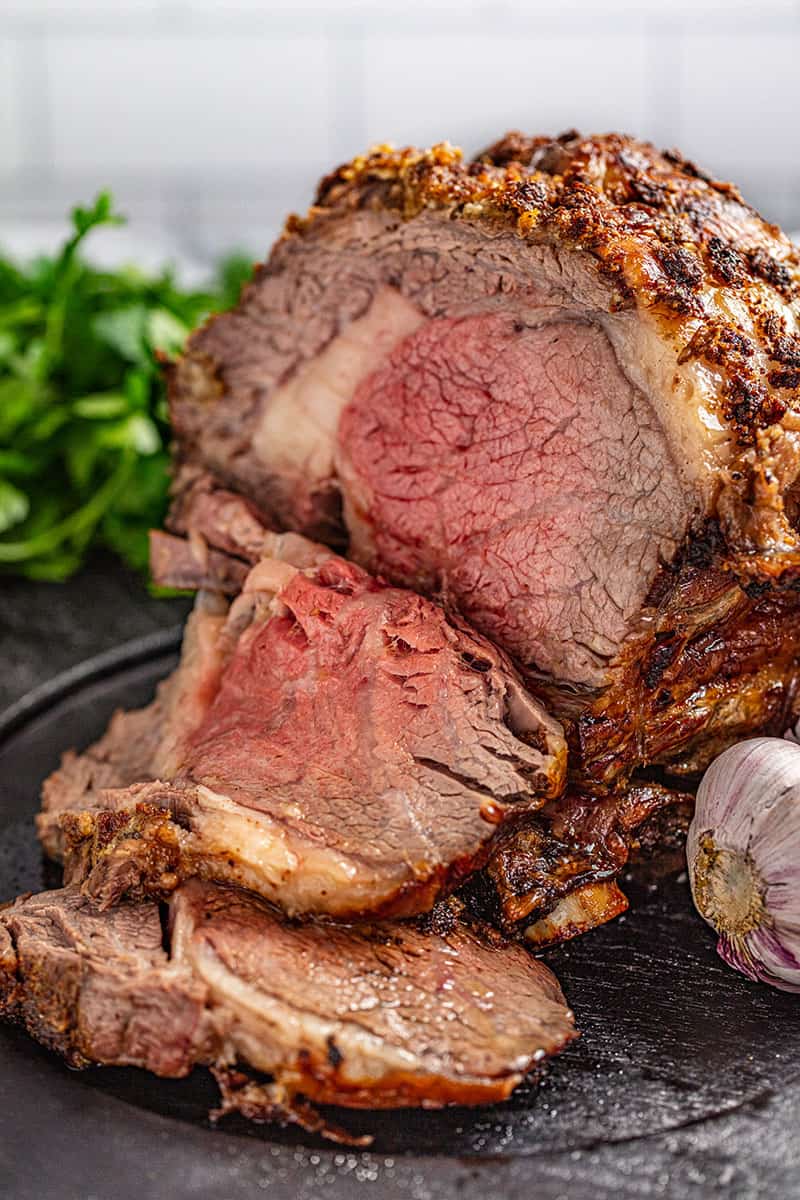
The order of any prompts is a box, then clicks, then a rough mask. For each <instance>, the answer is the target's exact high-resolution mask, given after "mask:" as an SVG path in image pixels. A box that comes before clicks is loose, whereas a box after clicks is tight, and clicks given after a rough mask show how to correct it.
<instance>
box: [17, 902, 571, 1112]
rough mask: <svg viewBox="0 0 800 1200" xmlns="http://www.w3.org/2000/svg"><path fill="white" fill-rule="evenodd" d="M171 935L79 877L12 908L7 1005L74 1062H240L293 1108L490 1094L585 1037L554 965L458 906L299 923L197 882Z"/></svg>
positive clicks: (472, 1098)
mask: <svg viewBox="0 0 800 1200" xmlns="http://www.w3.org/2000/svg"><path fill="white" fill-rule="evenodd" d="M169 941H170V951H169V953H167V951H166V950H164V948H163V947H162V927H161V923H160V920H159V913H158V907H157V905H155V904H152V903H143V904H124V905H120V906H119V907H117V908H114V909H111V910H109V911H105V912H101V911H100V910H98V909H97V908H94V907H93V906H92V904H91V902H90V901H89V900H87V899H86V897H84V896H83V895H82V894H81V893H80V892H79V891H78V890H77V889H76V888H69V887H67V888H64V889H62V890H61V891H56V892H48V893H44V894H42V895H39V896H32V897H28V898H23V899H20V900H18V901H16V902H15V903H14V904H12V905H10V906H8V907H7V908H6V909H5V910H2V911H0V1015H3V1016H4V1017H5V1018H6V1019H9V1020H13V1021H17V1022H18V1023H20V1024H21V1025H23V1026H24V1027H25V1028H26V1029H27V1030H28V1032H29V1033H30V1034H31V1035H32V1036H33V1037H35V1038H37V1039H38V1040H39V1041H41V1042H42V1043H43V1044H44V1045H46V1046H48V1047H49V1048H51V1049H54V1050H57V1051H58V1052H59V1053H61V1054H62V1055H64V1057H65V1058H66V1059H67V1061H68V1062H69V1063H70V1064H71V1065H73V1066H86V1065H88V1064H89V1063H106V1064H117V1065H118V1064H132V1065H134V1066H139V1067H145V1068H146V1069H148V1070H151V1071H154V1072H155V1073H156V1074H158V1075H165V1076H180V1075H185V1074H187V1073H188V1071H189V1070H191V1068H192V1067H193V1066H194V1065H195V1064H197V1063H203V1064H208V1065H213V1066H216V1067H217V1068H218V1069H220V1070H221V1071H224V1069H225V1068H230V1067H232V1066H233V1065H234V1064H236V1063H240V1064H244V1065H246V1066H248V1067H251V1068H255V1069H257V1070H259V1071H261V1072H265V1073H266V1074H267V1075H268V1076H270V1077H271V1079H272V1080H273V1081H274V1082H273V1085H272V1087H271V1088H269V1089H268V1090H267V1091H266V1092H264V1091H263V1090H262V1091H261V1096H262V1098H263V1097H265V1096H266V1097H267V1098H268V1099H269V1098H271V1100H272V1101H273V1102H275V1101H277V1100H279V1099H280V1100H282V1101H283V1102H284V1103H285V1104H288V1105H289V1106H291V1105H292V1103H293V1101H294V1098H295V1097H296V1096H297V1095H298V1094H299V1093H300V1094H302V1095H304V1096H305V1097H307V1098H308V1099H311V1100H314V1101H317V1102H320V1103H325V1104H341V1105H350V1106H353V1107H367V1108H392V1107H398V1106H403V1105H415V1104H423V1105H425V1106H426V1107H435V1106H439V1105H444V1104H451V1103H458V1104H484V1103H491V1102H493V1101H497V1100H501V1099H503V1098H505V1097H506V1096H508V1095H509V1094H510V1092H511V1091H512V1090H513V1089H514V1088H515V1087H516V1086H517V1084H518V1083H520V1082H521V1080H522V1079H523V1078H524V1077H525V1076H526V1075H527V1074H528V1073H529V1072H530V1071H531V1070H536V1069H537V1068H539V1067H540V1065H541V1063H542V1061H543V1060H544V1059H545V1058H546V1057H547V1056H548V1055H552V1054H556V1053H558V1052H559V1051H560V1050H561V1049H562V1048H563V1047H564V1046H565V1045H566V1044H567V1043H568V1042H569V1041H570V1040H571V1039H572V1038H573V1037H575V1029H574V1022H573V1017H572V1013H571V1012H570V1010H569V1009H568V1008H567V1005H566V1003H565V1001H564V997H563V995H562V993H561V989H560V988H559V986H558V983H557V981H556V979H555V978H554V976H553V975H552V974H551V973H550V971H549V970H548V969H547V968H546V967H545V966H544V965H543V964H542V963H540V962H538V961H537V960H536V959H534V958H533V957H532V956H531V955H530V953H529V952H527V951H526V950H525V949H524V948H522V947H521V946H501V945H500V944H499V943H498V942H497V940H496V939H494V940H493V939H492V938H491V937H490V936H488V935H484V934H482V933H481V932H480V930H478V929H477V928H472V927H468V926H467V925H466V924H463V923H458V922H456V921H455V920H453V921H451V922H450V924H449V926H448V927H446V928H444V927H442V925H441V924H440V926H439V928H438V929H434V928H428V929H427V930H422V929H419V928H415V927H414V926H411V925H394V926H392V925H383V926H381V925H374V926H364V927H361V928H358V929H352V930H351V929H344V928H342V927H331V926H324V925H315V924H309V925H302V926H298V925H294V924H291V923H287V922H286V920H285V919H281V918H279V917H278V916H277V915H276V914H275V912H274V911H273V910H271V909H269V908H268V907H267V906H266V905H265V904H264V903H263V902H261V901H259V900H258V899H257V898H256V897H254V896H252V895H249V894H247V893H244V892H239V891H237V890H235V889H230V888H224V887H218V886H215V885H212V884H207V883H201V882H199V881H193V882H191V883H189V884H187V885H185V886H184V887H182V888H181V889H179V890H178V891H177V892H176V893H175V895H174V896H173V898H172V901H171V904H170V919H169ZM241 1099H242V1098H241V1096H240V1101H241ZM239 1107H245V1105H244V1104H243V1103H240V1105H239Z"/></svg>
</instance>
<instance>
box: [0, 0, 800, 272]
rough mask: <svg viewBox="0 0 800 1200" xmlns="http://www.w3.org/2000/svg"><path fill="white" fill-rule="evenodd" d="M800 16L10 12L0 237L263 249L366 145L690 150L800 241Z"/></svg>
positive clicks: (661, 4) (769, 7) (712, 4)
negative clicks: (65, 229) (517, 136)
mask: <svg viewBox="0 0 800 1200" xmlns="http://www.w3.org/2000/svg"><path fill="white" fill-rule="evenodd" d="M798 63H800V0H761V2H760V3H759V4H757V5H756V4H754V3H753V2H752V0H669V2H668V3H667V2H665V0H558V3H557V4H553V3H552V0H0V221H6V220H8V219H10V218H12V217H15V216H17V217H19V218H21V219H23V218H24V219H28V217H33V218H35V219H45V218H48V219H57V218H59V217H60V216H61V215H62V214H63V212H64V210H65V208H66V207H68V205H69V204H70V203H72V202H73V201H75V200H84V199H85V198H86V196H87V195H89V194H91V192H93V191H94V190H96V188H97V187H99V186H102V185H105V184H110V185H111V186H113V187H114V188H115V189H116V190H117V191H119V192H120V194H121V198H122V201H123V203H126V204H127V206H128V207H130V209H131V211H132V213H133V216H134V219H135V220H137V221H138V220H142V221H146V222H150V223H156V224H161V223H163V224H164V226H165V227H168V228H169V229H170V230H171V231H172V232H176V231H177V232H178V234H179V235H181V236H183V237H184V238H185V239H186V241H187V244H188V243H191V245H192V248H193V249H194V250H196V251H202V252H209V253H210V252H216V251H217V250H218V249H221V248H222V247H224V245H226V244H229V243H232V242H236V241H244V242H246V243H247V244H248V245H252V244H254V243H257V244H258V245H261V244H262V233H261V231H262V230H263V231H264V235H263V241H264V242H265V241H266V237H268V236H270V235H271V234H272V233H273V232H274V231H275V230H276V229H278V228H279V227H280V225H281V223H282V221H283V218H284V216H285V214H286V212H287V211H288V210H289V209H303V208H305V207H306V205H307V204H308V202H309V200H310V198H311V194H312V191H313V186H314V181H315V179H316V178H317V177H318V176H319V175H320V174H321V173H322V172H323V171H325V170H327V169H329V168H330V167H331V166H333V165H334V164H335V163H337V162H339V161H341V160H343V159H344V158H347V157H350V156H351V155H353V154H356V153H358V152H360V151H361V150H363V149H365V148H366V146H367V145H368V144H369V143H370V142H373V141H387V140H393V141H396V142H402V143H404V142H409V141H418V142H423V143H426V142H430V141H433V140H439V139H443V138H446V139H448V140H450V141H452V142H456V143H461V144H463V145H464V148H465V149H466V150H467V151H469V152H473V151H475V150H477V149H479V148H480V147H481V146H482V145H484V144H485V143H486V142H487V141H489V140H491V139H493V138H495V137H497V136H499V135H500V134H501V133H502V132H504V131H505V130H507V129H509V128H513V127H522V128H524V129H528V130H529V131H531V132H557V131H559V130H561V129H564V128H567V127H571V126H577V127H579V128H582V129H584V130H586V131H591V130H606V129H610V128H622V129H625V130H627V131H629V132H631V133H639V134H643V135H644V136H651V137H652V138H653V139H654V140H655V141H657V142H658V143H659V144H662V145H678V146H680V147H681V148H683V149H684V150H685V151H686V152H687V153H688V154H690V155H691V156H692V157H694V158H696V159H697V160H698V161H699V162H700V163H701V164H707V165H708V166H709V167H710V168H711V169H713V170H715V171H717V172H718V173H720V174H722V175H725V176H728V177H732V178H734V179H736V180H737V181H739V182H740V183H741V185H742V187H743V190H744V191H745V194H747V195H748V196H749V197H752V198H753V200H754V201H755V202H756V203H757V204H758V205H760V206H761V208H762V209H763V210H764V211H765V212H766V213H768V214H769V215H771V216H773V217H774V218H776V219H778V220H781V221H783V222H785V223H788V224H789V225H791V226H792V227H797V226H800V132H798V130H800V116H798V113H800V104H799V103H798V101H799V100H800V71H798Z"/></svg>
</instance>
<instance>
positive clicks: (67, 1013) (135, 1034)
mask: <svg viewBox="0 0 800 1200" xmlns="http://www.w3.org/2000/svg"><path fill="white" fill-rule="evenodd" d="M207 999H208V987H207V985H206V984H205V983H204V982H203V981H202V980H200V979H199V978H197V977H196V976H195V974H194V973H193V971H192V969H191V967H190V966H189V965H187V964H184V963H181V962H178V961H174V960H173V961H170V960H169V959H168V957H167V954H166V952H165V951H164V949H163V946H162V927H161V921H160V918H159V912H158V906H157V905H155V904H141V905H133V904H125V905H121V906H120V907H118V908H114V909H112V910H111V911H109V912H107V913H103V914H102V915H101V914H100V913H99V911H98V910H97V909H96V908H95V907H94V906H93V905H92V903H91V901H90V900H88V899H87V898H86V897H85V896H83V895H82V894H81V892H80V891H79V890H78V889H77V888H74V887H72V888H70V887H67V888H62V889H61V890H59V891H54V892H42V893H41V894H40V895H37V896H24V897H21V898H20V899H19V900H17V901H15V903H13V904H10V905H7V906H6V907H4V908H2V909H0V1015H2V1016H3V1017H5V1018H6V1019H7V1020H13V1021H16V1022H18V1023H19V1024H20V1025H23V1026H24V1027H25V1029H26V1030H27V1031H28V1033H29V1034H30V1035H31V1036H32V1037H34V1038H36V1040H37V1041H39V1042H42V1044H43V1045H45V1046H47V1047H48V1049H50V1050H55V1051H57V1052H58V1053H59V1054H61V1055H63V1057H64V1058H65V1059H66V1060H67V1062H68V1063H69V1064H70V1066H72V1067H85V1066H88V1065H89V1064H90V1063H96V1062H97V1063H113V1064H116V1065H126V1066H134V1067H143V1068H145V1069H146V1070H148V1071H153V1072H154V1073H155V1074H156V1075H171V1076H179V1075H185V1074H187V1072H188V1071H189V1070H190V1069H191V1067H192V1065H193V1064H194V1063H195V1062H205V1061H213V1060H214V1059H215V1058H216V1057H217V1055H219V1054H220V1053H221V1048H222V1043H221V1039H220V1035H219V1033H218V1031H217V1030H216V1029H215V1028H214V1024H213V1021H211V1020H210V1018H209V1013H208V1012H207V1008H206V1005H207Z"/></svg>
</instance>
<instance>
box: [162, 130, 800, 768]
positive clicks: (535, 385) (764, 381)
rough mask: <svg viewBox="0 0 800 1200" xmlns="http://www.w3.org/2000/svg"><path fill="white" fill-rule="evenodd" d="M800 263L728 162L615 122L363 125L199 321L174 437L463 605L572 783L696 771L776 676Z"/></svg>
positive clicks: (177, 373) (185, 365) (331, 537)
mask: <svg viewBox="0 0 800 1200" xmlns="http://www.w3.org/2000/svg"><path fill="white" fill-rule="evenodd" d="M799 288H800V260H799V259H798V252H797V250H796V249H795V248H793V246H792V244H791V243H790V242H789V241H788V239H787V238H785V237H784V236H783V235H782V234H781V233H780V231H779V230H777V229H776V228H775V227H774V226H770V225H768V224H766V223H765V222H764V221H763V220H762V219H761V218H760V217H759V216H758V215H757V214H756V213H755V212H754V211H753V210H752V209H750V208H749V207H748V206H747V205H746V204H745V203H744V202H743V201H742V200H741V197H740V196H739V194H738V193H737V191H736V189H735V188H733V187H732V186H731V185H730V184H722V183H716V182H715V181H713V180H711V179H709V178H708V177H707V176H705V175H703V174H702V173H701V172H699V171H698V170H697V169H696V168H695V167H693V166H692V165H691V164H690V163H687V162H685V161H683V160H682V159H680V157H679V156H677V155H675V154H670V155H666V156H665V155H662V154H659V153H658V152H656V151H655V150H654V148H653V147H652V146H649V145H647V144H643V143H640V142H636V141H633V140H632V139H629V138H624V137H620V136H616V135H609V136H606V137H597V138H590V139H582V138H580V137H578V136H577V135H571V134H570V135H565V136H564V137H562V138H559V139H557V140H556V141H551V140H549V139H547V138H527V137H523V136H521V135H509V136H508V137H506V138H505V139H503V140H502V141H501V142H499V143H498V144H497V145H495V146H493V147H492V148H491V149H490V150H488V151H486V152H485V153H484V154H482V155H481V156H480V157H479V158H478V159H477V160H476V161H474V162H472V163H465V162H463V161H462V159H461V156H460V154H459V152H458V151H455V150H453V149H452V148H451V147H449V146H446V145H445V146H438V147H434V149H432V150H429V151H417V150H404V151H391V150H385V149H381V150H378V151H375V152H373V153H372V154H370V155H367V156H365V157H362V158H358V159H356V160H355V161H354V162H352V163H350V164H348V165H347V166H344V167H342V168H340V169H339V170H338V171H336V172H335V173H334V174H332V175H331V176H330V177H329V178H327V179H326V180H324V181H323V183H322V185H321V186H320V189H319V193H318V196H317V201H316V203H315V205H314V206H313V207H312V208H311V210H310V211H309V213H308V215H307V217H305V218H303V219H294V220H292V221H290V222H289V224H288V226H287V229H286V232H285V234H284V236H283V237H282V238H281V239H280V240H279V242H278V243H277V245H276V246H275V248H274V250H273V252H272V254H271V255H270V258H269V260H268V261H267V263H266V265H264V266H263V267H261V268H259V269H258V270H257V272H256V275H255V278H254V280H253V282H252V284H251V285H250V286H249V287H248V288H247V289H246V290H245V292H244V294H243V297H242V300H241V303H240V304H239V306H238V307H237V308H236V309H234V310H233V311H232V312H230V313H228V314H224V315H222V316H220V317H217V318H215V319H214V320H212V321H210V322H208V324H206V325H205V326H204V327H203V328H202V329H200V330H199V331H198V332H197V333H196V334H195V335H194V336H193V338H192V339H191V341H190V345H189V350H188V353H187V354H186V356H185V357H184V358H183V359H182V360H181V361H180V362H179V363H178V364H177V366H176V367H175V368H174V370H173V372H172V379H171V396H172V416H173V421H174V425H175V429H176V432H177V437H178V453H179V456H180V459H181V461H182V462H183V463H184V464H185V466H186V472H187V474H188V476H189V477H191V475H192V474H193V472H194V471H195V470H196V469H197V468H198V467H200V468H202V469H204V470H210V471H211V472H213V473H215V474H216V475H218V476H219V478H220V479H221V480H222V481H224V482H225V483H226V484H228V485H229V486H232V487H233V488H235V489H236V490H237V491H239V492H241V493H242V494H243V495H245V496H247V497H249V498H250V499H252V500H253V501H255V502H256V503H257V504H258V506H259V507H260V508H261V509H262V510H263V511H264V512H265V513H267V514H269V515H271V516H272V518H273V519H274V520H276V521H277V522H278V524H279V525H280V526H281V527H282V528H285V529H291V530H296V531H300V532H304V533H308V534H309V535H310V536H312V537H316V538H321V539H323V540H326V541H331V542H338V543H340V544H346V545H348V546H349V554H350V556H351V557H353V558H355V559H356V560H357V561H358V562H360V563H362V564H363V565H365V566H367V567H368V568H369V569H370V570H373V571H377V572H379V573H381V574H383V575H386V576H387V577H388V578H390V579H392V580H393V581H395V582H399V583H403V584H406V585H409V586H411V587H414V588H416V589H423V590H427V591H431V592H436V593H438V594H439V595H441V596H442V597H444V598H445V600H446V602H447V603H448V604H450V605H452V606H454V607H456V608H458V610H459V611H460V612H461V613H462V614H463V615H464V616H466V617H467V618H469V620H470V621H471V622H472V623H473V624H474V625H475V626H476V627H477V628H478V629H479V630H481V631H482V632H483V633H485V634H487V635H488V636H490V637H491V638H492V639H493V640H494V641H495V642H496V643H497V644H499V645H501V646H503V647H504V648H505V649H506V650H507V651H509V652H511V653H512V654H513V655H514V656H515V657H516V658H517V659H518V660H519V661H520V663H521V664H522V665H523V666H524V667H525V668H526V669H527V670H529V671H530V672H531V673H532V674H533V675H534V676H535V677H536V678H537V679H538V680H539V681H540V683H541V686H542V687H543V689H544V690H543V694H544V695H545V696H546V697H547V700H548V703H549V705H550V706H551V707H552V710H553V711H554V712H556V714H557V715H559V716H561V717H562V718H563V719H564V720H565V721H567V722H568V724H569V731H570V740H571V769H572V772H573V775H574V776H575V777H576V778H577V779H579V780H580V781H581V783H582V784H585V785H587V786H589V787H591V788H593V789H597V788H598V787H603V788H610V787H612V786H615V785H617V784H618V783H619V782H620V781H624V780H625V779H627V778H628V777H629V776H630V774H631V772H632V771H633V770H634V769H636V768H637V767H639V766H641V765H642V764H646V765H651V764H659V765H661V766H663V767H666V768H668V769H669V771H670V772H671V773H673V774H691V773H693V772H696V771H697V770H699V769H701V768H702V767H704V766H705V765H706V764H707V762H708V761H709V759H710V757H711V756H713V755H714V754H715V753H716V752H717V751H718V750H719V749H720V748H722V747H723V746H724V745H726V744H727V743H729V742H730V741H732V740H735V739H736V738H738V737H741V736H742V735H744V734H747V733H750V732H752V731H754V730H772V731H774V730H778V729H780V728H781V726H782V724H783V723H784V722H785V721H786V719H787V715H788V713H789V711H790V710H791V709H792V708H793V707H794V703H795V694H796V691H797V687H796V684H797V677H798V668H797V659H798V644H799V642H798V638H799V636H800V635H798V630H799V629H800V623H798V620H797V609H798V603H800V600H799V594H798V590H797V588H796V587H794V586H793V584H794V582H795V580H796V578H797V569H798V562H800V559H798V553H797V545H796V543H797V537H796V530H795V510H796V490H797V489H796V487H795V480H796V478H797V472H798V464H799V463H800V457H799V448H800V422H798V417H797V416H796V414H795V406H796V401H797V398H798V389H800V338H798V299H797V298H798V291H799Z"/></svg>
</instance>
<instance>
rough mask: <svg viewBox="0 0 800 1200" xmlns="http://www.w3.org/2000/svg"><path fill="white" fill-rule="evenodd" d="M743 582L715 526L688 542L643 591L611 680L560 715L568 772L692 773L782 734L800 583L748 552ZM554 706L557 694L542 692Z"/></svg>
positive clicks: (797, 663)
mask: <svg viewBox="0 0 800 1200" xmlns="http://www.w3.org/2000/svg"><path fill="white" fill-rule="evenodd" d="M756 561H757V563H758V565H759V570H758V571H756V572H754V574H753V577H752V578H750V579H749V580H748V579H747V578H746V577H744V578H742V577H740V576H739V571H738V568H739V566H740V565H741V564H739V563H737V562H735V561H733V560H731V558H730V557H729V554H728V551H727V548H726V546H725V540H724V538H723V536H722V533H721V531H720V528H719V525H718V524H717V523H716V522H713V521H712V522H708V523H707V524H706V526H705V528H704V529H703V530H701V531H700V532H699V533H698V534H697V535H696V536H695V537H694V538H691V539H689V540H687V542H686V544H685V546H684V547H683V548H682V550H681V552H680V554H679V555H678V556H677V558H676V560H675V561H674V562H673V563H671V564H669V565H667V566H665V567H663V568H662V571H661V574H660V576H659V577H658V578H657V579H656V581H655V582H654V584H653V587H652V589H651V594H650V597H649V604H648V606H647V607H646V609H645V612H644V614H643V621H642V632H641V634H639V635H638V636H637V637H634V638H632V639H631V641H630V642H629V643H628V645H627V646H625V647H624V649H623V652H622V654H621V656H620V659H619V662H618V663H617V664H616V666H615V667H614V671H613V676H612V681H611V683H610V685H609V687H608V688H607V689H606V690H605V691H604V692H603V693H602V695H600V696H599V697H597V698H596V699H595V700H594V702H593V703H592V704H591V705H589V706H587V708H586V709H585V710H584V711H582V712H579V713H578V712H576V713H575V716H574V720H571V719H570V716H569V714H568V713H565V712H563V711H561V715H562V717H563V718H564V719H565V723H566V725H567V727H568V737H569V739H570V768H571V773H572V776H573V778H574V779H576V780H577V781H579V782H580V785H581V786H584V787H589V788H590V789H593V788H598V789H600V790H601V791H602V790H603V789H604V788H605V787H618V786H619V785H620V783H622V782H624V781H625V780H626V779H627V778H628V777H629V776H630V773H631V771H632V770H635V769H637V767H638V766H639V765H641V764H651V765H652V764H657V765H660V766H662V767H663V768H664V769H665V770H667V771H668V772H669V773H670V774H672V775H675V776H683V777H686V776H689V777H692V776H698V775H699V773H700V772H701V771H704V770H705V769H706V767H707V766H708V765H709V763H710V762H711V760H712V759H713V758H714V757H715V756H716V755H717V754H720V753H721V752H722V751H723V750H724V749H726V747H727V746H729V745H731V744H733V743H734V742H736V741H738V740H739V739H740V738H742V737H748V736H753V735H754V734H757V733H762V734H775V735H781V734H782V733H783V732H784V730H785V729H787V728H788V727H789V725H790V724H792V723H793V721H794V720H795V719H796V716H797V711H798V704H800V640H799V639H798V629H799V628H800V587H799V586H798V583H799V582H800V581H799V580H798V576H797V569H796V567H794V566H789V567H785V568H784V569H783V570H780V569H779V565H780V563H781V561H782V559H781V558H780V556H779V557H778V559H777V560H776V563H775V568H776V570H775V578H774V579H771V578H770V574H769V568H770V564H769V563H766V562H764V560H762V559H758V560H756ZM548 703H549V706H550V707H551V708H552V709H554V710H555V711H556V712H559V710H560V708H561V702H560V698H559V696H558V695H557V694H555V693H554V694H552V695H550V696H549V697H548Z"/></svg>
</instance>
